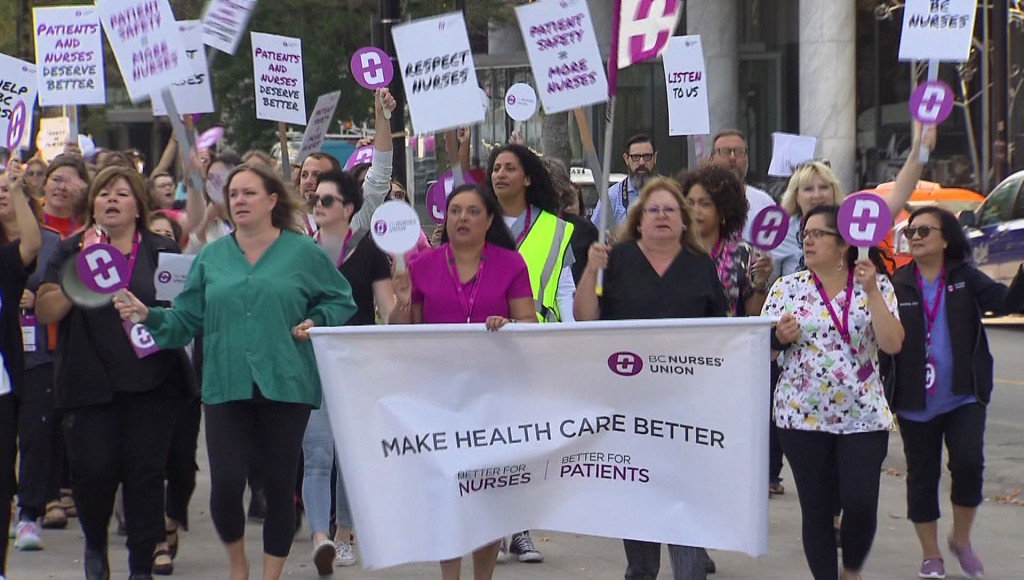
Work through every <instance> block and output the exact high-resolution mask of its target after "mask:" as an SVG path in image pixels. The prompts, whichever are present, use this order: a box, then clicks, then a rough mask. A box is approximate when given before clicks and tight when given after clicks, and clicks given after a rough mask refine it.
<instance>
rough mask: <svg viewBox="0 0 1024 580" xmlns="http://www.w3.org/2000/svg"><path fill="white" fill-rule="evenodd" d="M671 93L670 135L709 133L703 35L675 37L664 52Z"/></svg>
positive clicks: (667, 89)
mask: <svg viewBox="0 0 1024 580" xmlns="http://www.w3.org/2000/svg"><path fill="white" fill-rule="evenodd" d="M662 61H663V63H664V65H665V90H666V91H667V92H668V119H669V123H668V134H669V135H707V134H708V133H710V132H711V117H710V115H709V113H708V79H707V72H706V70H705V67H704V47H703V46H702V45H701V40H700V36H696V35H695V36H675V37H673V38H672V40H671V41H670V42H669V45H668V49H666V50H665V52H664V53H663V54H662Z"/></svg>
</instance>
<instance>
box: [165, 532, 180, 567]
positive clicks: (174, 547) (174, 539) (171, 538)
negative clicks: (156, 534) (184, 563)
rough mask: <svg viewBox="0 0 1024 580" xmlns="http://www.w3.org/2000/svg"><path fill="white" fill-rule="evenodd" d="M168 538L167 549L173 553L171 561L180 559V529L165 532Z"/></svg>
mask: <svg viewBox="0 0 1024 580" xmlns="http://www.w3.org/2000/svg"><path fill="white" fill-rule="evenodd" d="M164 533H165V534H166V537H167V540H166V541H167V549H168V551H169V552H170V553H171V559H172V560H173V559H175V558H177V557H178V529H177V528H175V529H173V530H164Z"/></svg>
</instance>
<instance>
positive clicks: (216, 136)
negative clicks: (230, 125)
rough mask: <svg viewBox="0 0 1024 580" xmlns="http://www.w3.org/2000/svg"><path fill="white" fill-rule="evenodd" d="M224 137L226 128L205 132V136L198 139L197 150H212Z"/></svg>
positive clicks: (213, 128)
mask: <svg viewBox="0 0 1024 580" xmlns="http://www.w3.org/2000/svg"><path fill="white" fill-rule="evenodd" d="M223 136H224V127H212V128H210V129H207V130H206V131H203V134H202V135H200V136H199V138H198V139H196V149H212V148H213V146H214V145H216V144H217V141H220V138H221V137H223Z"/></svg>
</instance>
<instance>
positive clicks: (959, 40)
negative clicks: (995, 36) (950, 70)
mask: <svg viewBox="0 0 1024 580" xmlns="http://www.w3.org/2000/svg"><path fill="white" fill-rule="evenodd" d="M977 10H978V0H906V5H905V6H904V7H903V34H902V36H901V37H900V55H899V59H900V60H901V61H908V60H938V61H946V62H965V61H967V59H968V58H969V57H970V55H971V40H972V39H973V36H974V15H975V13H976V12H977Z"/></svg>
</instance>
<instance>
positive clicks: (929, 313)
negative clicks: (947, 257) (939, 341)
mask: <svg viewBox="0 0 1024 580" xmlns="http://www.w3.org/2000/svg"><path fill="white" fill-rule="evenodd" d="M914 274H915V275H916V276H917V287H918V288H920V289H921V302H922V304H923V306H924V316H925V324H926V325H925V328H924V330H925V351H926V352H931V350H932V327H933V326H935V319H936V318H938V317H939V308H940V307H941V306H942V297H943V295H945V292H943V291H942V289H943V285H944V284H945V283H946V267H945V266H943V267H942V273H941V274H939V279H938V280H937V281H936V282H937V283H938V287H937V288H936V289H935V303H934V304H933V305H932V307H931V308H929V307H928V297H927V296H926V295H925V290H924V278H922V277H921V271H920V270H918V269H917V266H915V267H914Z"/></svg>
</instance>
